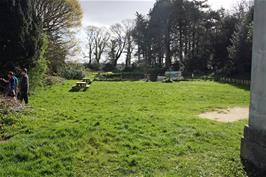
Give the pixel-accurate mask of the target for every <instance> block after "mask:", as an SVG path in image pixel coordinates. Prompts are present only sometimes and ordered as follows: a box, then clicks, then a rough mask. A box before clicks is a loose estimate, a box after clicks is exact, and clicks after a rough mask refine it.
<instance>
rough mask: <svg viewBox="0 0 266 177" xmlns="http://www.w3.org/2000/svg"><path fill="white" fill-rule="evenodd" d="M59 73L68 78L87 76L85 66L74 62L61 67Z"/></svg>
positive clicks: (75, 78) (74, 78) (76, 78)
mask: <svg viewBox="0 0 266 177" xmlns="http://www.w3.org/2000/svg"><path fill="white" fill-rule="evenodd" d="M58 74H59V76H61V77H63V78H65V79H68V80H81V79H83V78H84V77H85V76H86V72H85V67H84V66H82V65H80V64H74V63H72V64H71V63H68V64H67V65H65V66H64V67H61V68H60V70H59V73H58Z"/></svg>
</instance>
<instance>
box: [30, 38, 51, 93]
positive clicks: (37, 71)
mask: <svg viewBox="0 0 266 177" xmlns="http://www.w3.org/2000/svg"><path fill="white" fill-rule="evenodd" d="M47 48H48V37H47V36H46V35H43V37H42V47H41V49H40V54H39V58H38V59H37V60H36V62H35V63H34V67H33V68H32V69H31V70H30V71H29V76H30V88H31V90H34V89H35V88H36V87H37V86H41V85H43V79H44V77H45V74H46V72H47V70H48V62H47V60H46V58H45V54H46V51H47Z"/></svg>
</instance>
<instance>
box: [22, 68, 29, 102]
mask: <svg viewBox="0 0 266 177" xmlns="http://www.w3.org/2000/svg"><path fill="white" fill-rule="evenodd" d="M20 100H21V102H23V100H24V102H25V104H28V103H29V76H28V71H27V69H26V68H24V69H22V72H21V81H20Z"/></svg>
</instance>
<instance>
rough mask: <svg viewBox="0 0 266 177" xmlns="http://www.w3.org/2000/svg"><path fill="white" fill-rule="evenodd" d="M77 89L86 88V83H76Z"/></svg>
mask: <svg viewBox="0 0 266 177" xmlns="http://www.w3.org/2000/svg"><path fill="white" fill-rule="evenodd" d="M76 84H77V86H78V87H81V88H85V87H86V86H87V82H77V83H76Z"/></svg>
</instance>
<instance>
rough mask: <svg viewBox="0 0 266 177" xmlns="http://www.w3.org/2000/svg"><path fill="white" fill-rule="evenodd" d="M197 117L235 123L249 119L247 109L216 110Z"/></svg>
mask: <svg viewBox="0 0 266 177" xmlns="http://www.w3.org/2000/svg"><path fill="white" fill-rule="evenodd" d="M199 117H201V118H204V119H211V120H215V121H218V122H235V121H239V120H243V119H247V118H248V117H249V109H248V108H241V107H235V108H228V109H224V110H217V111H214V112H206V113H202V114H200V115H199Z"/></svg>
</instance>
